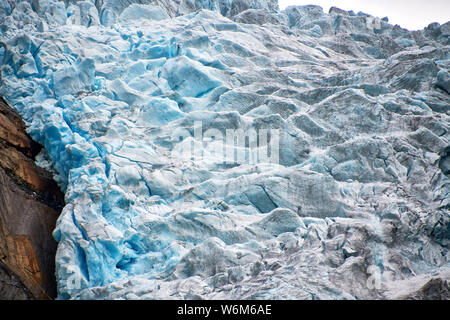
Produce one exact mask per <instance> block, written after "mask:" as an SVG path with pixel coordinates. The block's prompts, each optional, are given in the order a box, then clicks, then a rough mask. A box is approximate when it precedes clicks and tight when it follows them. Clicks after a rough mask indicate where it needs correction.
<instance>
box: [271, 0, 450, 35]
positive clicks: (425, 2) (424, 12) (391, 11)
mask: <svg viewBox="0 0 450 320" xmlns="http://www.w3.org/2000/svg"><path fill="white" fill-rule="evenodd" d="M278 3H279V4H280V9H284V8H286V7H287V6H291V5H305V4H317V5H319V6H321V7H322V8H323V9H324V11H325V12H327V13H328V10H329V9H330V7H333V6H334V7H338V8H341V9H344V10H347V11H349V10H353V11H354V12H355V13H358V12H359V11H362V12H365V13H368V14H371V15H373V16H376V17H380V18H383V17H386V16H387V17H388V18H389V23H391V24H399V25H400V26H401V27H403V28H406V29H409V30H418V29H423V28H424V27H426V26H428V25H429V24H430V23H431V22H439V23H441V24H443V23H445V22H447V21H449V20H450V0H339V1H333V0H278Z"/></svg>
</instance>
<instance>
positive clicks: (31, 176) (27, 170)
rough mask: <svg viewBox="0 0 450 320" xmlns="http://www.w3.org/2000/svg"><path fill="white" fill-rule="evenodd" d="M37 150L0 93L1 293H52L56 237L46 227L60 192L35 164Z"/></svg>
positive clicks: (1, 295)
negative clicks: (0, 96)
mask: <svg viewBox="0 0 450 320" xmlns="http://www.w3.org/2000/svg"><path fill="white" fill-rule="evenodd" d="M40 150H41V146H40V145H38V144H37V143H35V142H34V141H33V140H32V139H31V138H30V137H29V136H28V135H27V133H26V132H25V126H24V124H23V122H22V120H21V118H20V116H19V115H18V114H17V112H16V111H14V110H13V109H12V108H11V107H9V106H8V105H7V103H6V102H5V100H3V99H2V98H0V299H49V298H55V297H56V278H55V253H56V241H54V239H53V237H52V235H51V233H52V231H53V229H54V228H55V224H56V219H57V218H58V216H59V213H60V212H61V209H62V207H63V204H64V196H63V194H62V193H61V191H60V190H59V187H58V186H57V185H56V182H55V181H53V179H52V176H51V174H50V173H49V172H47V171H45V170H44V169H41V168H39V167H37V166H36V165H35V163H34V158H35V157H36V155H37V154H38V153H39V151H40Z"/></svg>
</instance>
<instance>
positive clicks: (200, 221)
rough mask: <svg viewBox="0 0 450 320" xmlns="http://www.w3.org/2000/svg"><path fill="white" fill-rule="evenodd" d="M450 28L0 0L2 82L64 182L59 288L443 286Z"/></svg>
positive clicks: (184, 7)
mask: <svg viewBox="0 0 450 320" xmlns="http://www.w3.org/2000/svg"><path fill="white" fill-rule="evenodd" d="M449 36H450V22H447V23H446V24H443V25H440V24H438V23H433V24H430V25H429V26H428V27H426V28H425V29H424V30H419V31H408V30H406V29H403V28H401V27H400V26H398V25H395V26H393V25H391V24H389V21H388V18H383V19H379V18H376V17H372V16H370V15H368V14H365V13H362V12H359V13H354V12H352V11H349V12H348V11H344V10H341V9H338V8H334V7H333V8H331V9H330V12H329V13H325V12H323V10H322V8H321V7H318V6H313V5H307V6H292V7H288V8H286V9H285V10H283V11H280V10H279V7H278V3H277V1H276V0H262V1H256V0H207V1H200V0H174V1H169V0H140V1H134V0H126V1H125V0H104V1H72V0H67V1H57V0H48V1H44V0H29V1H16V0H0V44H1V46H0V61H1V68H0V81H1V87H0V95H2V96H3V97H5V98H6V99H7V100H8V101H9V103H10V104H11V105H12V106H13V107H14V108H15V109H17V110H18V111H19V113H20V114H21V115H22V117H23V119H24V121H25V122H26V124H27V131H28V132H29V134H30V135H31V136H32V137H33V139H35V140H36V141H37V142H39V143H41V144H42V145H43V146H44V147H45V151H43V152H42V153H41V154H40V155H39V156H38V157H37V162H38V164H39V165H41V166H45V167H48V168H50V169H51V170H52V172H53V174H54V176H55V180H56V181H57V182H58V184H59V185H60V186H61V188H62V190H64V192H65V201H66V206H65V207H64V210H63V212H62V214H61V216H60V218H59V220H58V223H57V227H56V229H55V231H54V233H53V235H54V238H55V239H56V240H57V241H58V251H57V255H56V266H57V270H56V275H57V281H58V298H60V299H386V298H387V299H404V298H417V297H418V298H423V297H424V295H425V296H427V295H428V297H429V296H430V295H431V296H433V294H435V295H436V294H438V293H439V292H444V291H445V290H447V291H445V292H447V296H446V297H447V298H448V286H449V281H450V265H449V254H448V247H449V239H450V211H449V208H450V180H449V177H450V144H449V137H450V136H449V128H450V122H449V120H450V117H449V116H450V98H449V94H450V74H449V69H450V51H449V47H450V40H449ZM227 130H231V131H232V132H234V133H235V134H236V138H237V139H243V140H242V141H243V143H244V148H241V147H242V146H241V147H239V145H237V146H236V145H235V144H234V140H232V141H233V142H232V143H231V145H230V143H229V141H228V140H227V141H224V140H225V139H224V138H225V136H226V133H227V132H228V131H227ZM275 130H276V131H275ZM252 132H257V133H261V132H265V133H267V135H268V136H269V137H268V139H269V141H267V145H261V144H259V145H256V149H258V150H256V151H255V152H256V153H257V154H261V153H258V152H260V151H261V150H262V151H263V152H266V151H267V152H268V151H269V149H270V150H272V151H271V152H272V154H271V155H272V156H274V155H275V152H276V153H277V154H276V156H277V157H274V158H270V159H269V160H274V159H275V160H274V161H258V159H259V158H258V156H256V158H254V154H251V152H247V151H248V149H249V147H250V145H252V142H251V141H252V140H251V134H253V133H252ZM275 132H277V133H278V134H279V136H278V138H277V139H275V137H276V135H275ZM221 135H222V138H223V139H216V138H217V137H218V136H221ZM246 135H247V136H248V137H247V139H246V138H245V136H246ZM199 137H200V139H199ZM205 137H206V139H205ZM258 141H261V140H258ZM269 142H277V146H275V145H274V144H273V145H271V146H270V147H269V146H268V144H269ZM224 148H225V149H227V148H228V149H227V150H231V154H232V155H233V157H234V155H235V154H241V155H243V158H242V159H241V160H243V161H240V162H235V161H231V162H230V161H224V159H223V157H220V156H218V155H219V154H218V153H217V152H218V151H221V150H224ZM186 150H196V151H195V152H194V154H192V153H189V152H186ZM252 159H253V161H252ZM255 159H256V160H255ZM233 160H234V158H233ZM436 292H437V293H436Z"/></svg>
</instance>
